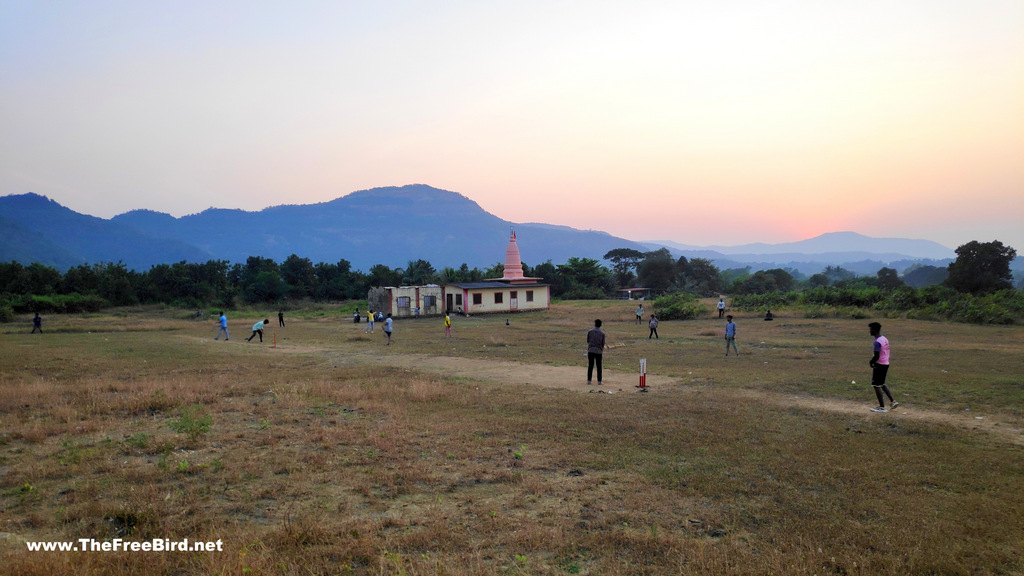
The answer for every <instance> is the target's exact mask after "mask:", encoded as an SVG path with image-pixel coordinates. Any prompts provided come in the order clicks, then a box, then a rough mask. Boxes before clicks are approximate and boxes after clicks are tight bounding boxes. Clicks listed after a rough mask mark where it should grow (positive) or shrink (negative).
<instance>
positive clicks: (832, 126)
mask: <svg viewBox="0 0 1024 576" xmlns="http://www.w3.org/2000/svg"><path fill="white" fill-rule="evenodd" d="M413 183H422V184H429V185H431V186H435V187H437V188H443V189H446V190H451V191H454V192H458V193H460V194H463V195H465V196H467V197H469V198H471V199H473V200H475V201H476V202H478V203H479V204H480V206H481V207H482V208H483V209H485V210H487V211H489V212H491V213H493V214H495V215H497V216H499V217H501V218H504V219H507V220H511V221H513V222H546V223H551V224H561V225H567V226H572V227H575V228H582V229H596V230H604V231H607V232H610V233H612V234H615V235H617V236H622V237H625V238H629V239H632V240H671V241H675V242H679V243H684V244H691V245H712V244H719V245H737V244H743V243H748V242H770V243H777V242H788V241H794V240H801V239H805V238H809V237H812V236H816V235H818V234H821V233H824V232H834V231H846V230H850V231H856V232H860V233H862V234H867V235H869V236H876V237H903V238H923V239H929V240H935V241H937V242H939V243H942V244H944V245H946V246H948V247H950V248H955V247H956V246H958V245H960V244H963V243H965V242H967V241H970V240H980V241H990V240H1001V241H1003V242H1004V243H1005V244H1009V245H1011V246H1013V247H1015V248H1016V249H1017V250H1018V251H1020V252H1021V253H1022V255H1024V1H1022V0H1005V1H1002V0H922V1H903V0H887V1H880V0H861V1H858V2H823V1H801V0H797V1H784V0H783V1H778V2H765V1H749V0H747V1H744V0H738V1H734V2H707V1H701V2H698V1H689V0H674V1H644V0H631V1H628V2H626V1H622V2H602V1H600V0H590V1H582V0H569V1H561V2H560V1H556V0H549V1H544V2H538V1H533V0H519V1H515V2H511V1H500V0H476V1H468V2H467V1H459V0H446V1H443V2H440V1H436V2H418V1H401V0H396V1H388V2H342V1H338V2H329V1H324V2H305V1H298V2H259V1H249V0H246V1H233V2H229V1H214V2H209V1H202V2H199V1H188V0H176V1H173V2H138V1H122V2H112V1H106V0H95V1H68V2H40V1H36V0H5V1H3V2H0V195H8V194H23V193H26V192H35V193H38V194H43V195H46V196H48V197H50V198H51V199H53V200H56V201H57V202H59V203H61V204H63V205H65V206H68V207H70V208H72V209H73V210H76V211H78V212H82V213H86V214H91V215H95V216H100V217H104V218H109V217H111V216H114V215H116V214H119V213H122V212H126V211H128V210H132V209H136V208H147V209H152V210H157V211H160V212H167V213H170V214H172V215H174V216H182V215H185V214H190V213H195V212H200V211H202V210H204V209H206V208H209V207H211V206H213V207H219V208H241V209H245V210H259V209H262V208H265V207H267V206H273V205H278V204H308V203H316V202H324V201H328V200H333V199H334V198H337V197H339V196H344V195H346V194H348V193H351V192H353V191H356V190H363V189H367V188H375V187H380V186H400V185H405V184H413ZM381 216H382V222H383V219H384V217H385V216H386V215H383V214H382V215H381ZM502 233H504V231H502Z"/></svg>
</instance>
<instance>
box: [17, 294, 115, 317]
mask: <svg viewBox="0 0 1024 576" xmlns="http://www.w3.org/2000/svg"><path fill="white" fill-rule="evenodd" d="M6 305H7V306H10V307H11V308H12V309H13V310H14V311H15V312H17V313H19V314H31V313H35V312H39V313H44V314H45V313H50V314H69V313H75V312H99V311H100V310H102V309H103V308H105V307H107V306H109V304H108V303H107V301H106V300H104V299H103V298H100V297H99V296H92V295H90V296H82V295H81V294H53V295H48V296H36V295H33V294H25V295H20V296H13V297H11V298H10V299H9V300H8V301H7V303H6Z"/></svg>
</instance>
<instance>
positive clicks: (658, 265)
mask: <svg viewBox="0 0 1024 576" xmlns="http://www.w3.org/2000/svg"><path fill="white" fill-rule="evenodd" d="M678 272H679V269H678V266H677V264H676V261H675V260H673V259H672V254H671V253H670V252H669V251H668V249H667V248H660V249H658V250H655V251H653V252H648V253H646V254H644V259H643V261H642V262H640V263H639V264H637V267H636V275H637V281H638V282H639V283H640V285H641V286H643V287H644V288H650V289H651V292H653V293H654V294H661V293H664V292H666V291H668V290H669V288H671V287H672V286H675V285H677V280H678Z"/></svg>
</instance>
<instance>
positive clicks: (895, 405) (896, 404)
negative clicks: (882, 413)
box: [889, 400, 900, 410]
mask: <svg viewBox="0 0 1024 576" xmlns="http://www.w3.org/2000/svg"><path fill="white" fill-rule="evenodd" d="M899 405H900V403H899V402H897V401H895V400H893V401H892V404H889V410H892V409H893V408H895V407H897V406H899Z"/></svg>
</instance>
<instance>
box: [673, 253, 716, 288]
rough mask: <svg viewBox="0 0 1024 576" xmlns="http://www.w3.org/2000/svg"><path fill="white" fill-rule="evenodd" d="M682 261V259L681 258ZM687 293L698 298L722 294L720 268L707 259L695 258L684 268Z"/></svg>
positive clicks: (683, 273)
mask: <svg viewBox="0 0 1024 576" xmlns="http://www.w3.org/2000/svg"><path fill="white" fill-rule="evenodd" d="M680 261H682V258H680ZM682 275H683V277H684V278H685V281H686V283H685V289H686V291H687V292H690V293H692V294H696V295H698V296H715V295H718V294H719V293H721V292H722V282H721V276H720V272H719V270H718V267H717V266H715V265H714V264H712V263H711V260H708V259H707V258H694V259H693V260H690V261H689V262H687V263H686V265H685V266H684V267H683V270H682Z"/></svg>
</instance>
